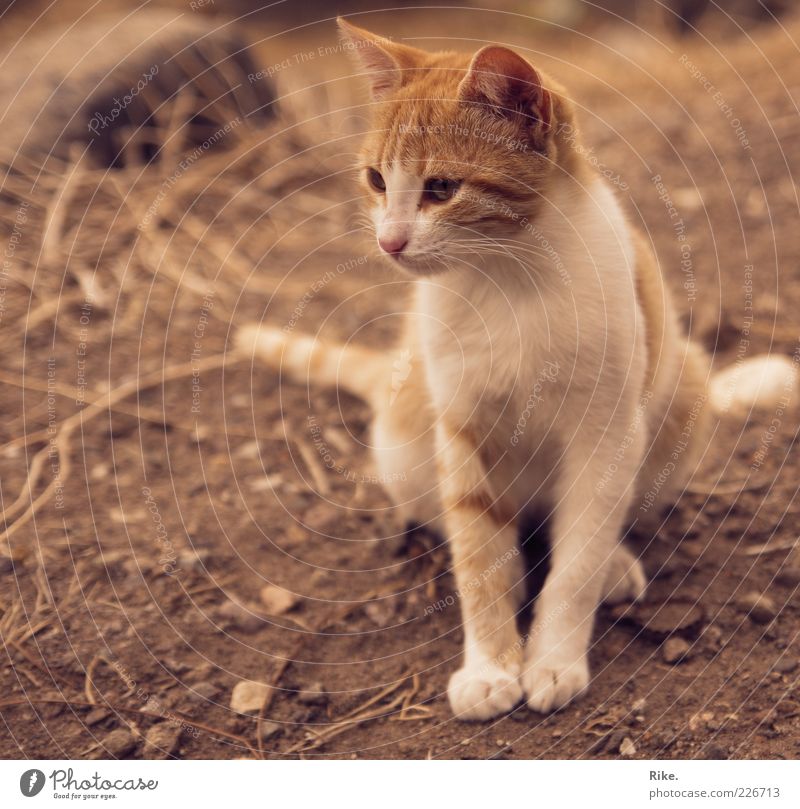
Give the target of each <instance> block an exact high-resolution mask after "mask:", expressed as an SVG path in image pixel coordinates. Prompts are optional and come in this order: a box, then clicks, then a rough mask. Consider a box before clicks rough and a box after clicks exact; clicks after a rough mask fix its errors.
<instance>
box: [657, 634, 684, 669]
mask: <svg viewBox="0 0 800 809" xmlns="http://www.w3.org/2000/svg"><path fill="white" fill-rule="evenodd" d="M691 648H692V647H691V646H690V645H689V644H688V643H687V642H686V641H685V640H684V639H683V638H678V637H673V638H667V639H666V640H665V641H664V644H663V646H662V647H661V657H662V659H663V660H664V662H665V663H669V664H670V665H674V664H675V663H680V662H681V661H682V660H685V659H686V658H687V657H688V656H689V652H690V650H691Z"/></svg>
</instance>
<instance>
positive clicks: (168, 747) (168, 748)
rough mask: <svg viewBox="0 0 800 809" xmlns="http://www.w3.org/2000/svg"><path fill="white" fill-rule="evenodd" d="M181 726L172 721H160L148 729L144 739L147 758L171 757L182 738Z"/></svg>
mask: <svg viewBox="0 0 800 809" xmlns="http://www.w3.org/2000/svg"><path fill="white" fill-rule="evenodd" d="M181 730H182V728H181V726H180V725H174V724H172V723H170V722H159V723H158V724H157V725H153V727H151V728H150V730H148V731H147V735H146V736H145V739H144V752H145V755H146V756H147V758H152V759H158V758H169V757H170V756H172V754H173V753H174V752H175V751H176V750H177V749H178V744H179V743H180V740H181Z"/></svg>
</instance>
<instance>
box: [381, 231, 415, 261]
mask: <svg viewBox="0 0 800 809" xmlns="http://www.w3.org/2000/svg"><path fill="white" fill-rule="evenodd" d="M378 244H379V245H380V246H381V250H383V252H384V253H389V255H391V256H398V255H400V253H402V252H403V250H404V249H405V246H406V245H407V244H408V239H406V238H405V237H404V236H399V237H395V238H393V239H392V238H387V239H378Z"/></svg>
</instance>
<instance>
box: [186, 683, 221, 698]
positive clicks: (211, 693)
mask: <svg viewBox="0 0 800 809" xmlns="http://www.w3.org/2000/svg"><path fill="white" fill-rule="evenodd" d="M192 690H193V691H194V694H193V696H197V697H200V699H204V700H212V699H214V697H216V696H217V694H219V688H217V686H215V685H214V683H198V684H197V685H193V686H192Z"/></svg>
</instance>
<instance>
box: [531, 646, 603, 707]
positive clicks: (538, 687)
mask: <svg viewBox="0 0 800 809" xmlns="http://www.w3.org/2000/svg"><path fill="white" fill-rule="evenodd" d="M588 685H589V664H588V663H587V662H586V658H585V657H581V658H579V659H578V660H575V661H573V662H569V663H567V662H562V663H559V662H557V661H554V660H550V661H548V660H547V659H544V660H541V661H539V662H536V661H531V662H530V663H529V665H528V667H527V668H526V669H525V671H524V672H523V673H522V688H523V690H524V692H525V697H526V699H527V701H528V707H529V708H530V709H531V710H532V711H538V712H539V713H550V712H551V711H556V710H558V709H559V708H563V707H564V706H565V705H566V704H567V703H568V702H571V701H572V700H573V699H574V698H575V697H577V696H578V694H580V693H581V692H582V691H584V690H585V689H586V687H587V686H588Z"/></svg>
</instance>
